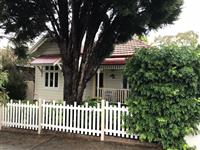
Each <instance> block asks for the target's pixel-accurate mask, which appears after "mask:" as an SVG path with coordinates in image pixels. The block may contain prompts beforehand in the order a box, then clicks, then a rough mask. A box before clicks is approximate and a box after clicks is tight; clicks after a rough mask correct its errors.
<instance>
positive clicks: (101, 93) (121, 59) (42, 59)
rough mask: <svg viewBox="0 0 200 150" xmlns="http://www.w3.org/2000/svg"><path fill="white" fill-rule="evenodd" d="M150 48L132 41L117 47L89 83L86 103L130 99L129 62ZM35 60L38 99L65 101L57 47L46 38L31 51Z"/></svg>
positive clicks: (86, 91)
mask: <svg viewBox="0 0 200 150" xmlns="http://www.w3.org/2000/svg"><path fill="white" fill-rule="evenodd" d="M140 47H147V45H146V44H145V43H143V42H142V41H139V40H130V41H128V42H127V43H125V44H119V45H116V46H115V49H114V51H113V53H112V55H111V56H110V57H108V58H106V59H105V60H104V61H103V63H102V65H101V66H100V68H99V69H98V71H97V73H96V75H95V76H94V77H93V78H92V79H91V80H90V81H89V82H88V83H87V86H86V89H85V91H84V96H83V99H87V98H93V97H102V98H104V99H106V100H109V101H120V102H123V101H124V99H126V97H127V96H128V95H129V85H128V82H127V79H126V78H125V77H124V76H123V73H122V72H123V68H124V65H125V63H126V59H127V58H129V57H131V56H132V55H133V54H134V50H135V49H136V48H140ZM31 51H32V54H33V55H34V56H35V59H34V60H33V61H32V62H31V64H32V65H33V66H35V95H34V98H35V99H39V98H41V99H47V100H62V99H63V75H62V72H61V69H62V68H61V63H62V62H61V57H60V54H59V49H58V47H57V44H56V43H55V42H54V41H53V40H51V39H47V38H42V39H41V40H40V41H39V42H38V43H36V45H34V46H33V47H32V49H31Z"/></svg>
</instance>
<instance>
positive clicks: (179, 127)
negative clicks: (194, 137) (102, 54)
mask: <svg viewBox="0 0 200 150" xmlns="http://www.w3.org/2000/svg"><path fill="white" fill-rule="evenodd" d="M125 74H126V75H127V77H128V80H129V84H130V85H131V95H130V98H129V99H127V105H128V107H129V112H130V115H129V116H126V117H125V121H126V126H127V127H128V128H130V130H129V132H130V133H136V134H139V135H140V140H142V141H149V142H156V143H159V144H161V145H162V146H163V148H164V149H168V150H169V149H170V150H172V149H173V150H175V149H176V150H187V149H190V148H189V147H188V146H187V144H186V142H185V140H184V137H185V136H186V135H188V134H189V133H196V131H197V130H198V128H197V126H198V124H199V123H200V99H198V98H199V95H200V90H199V89H200V88H199V87H200V57H199V51H198V50H195V51H194V50H193V51H192V50H190V49H188V48H186V47H181V48H180V47H175V46H173V47H170V46H169V47H161V48H155V47H153V48H149V49H141V50H137V51H136V53H135V55H134V56H133V58H132V59H130V60H129V62H128V63H127V65H126V68H125Z"/></svg>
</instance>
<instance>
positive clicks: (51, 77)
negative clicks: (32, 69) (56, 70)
mask: <svg viewBox="0 0 200 150" xmlns="http://www.w3.org/2000/svg"><path fill="white" fill-rule="evenodd" d="M50 87H53V72H51V73H50Z"/></svg>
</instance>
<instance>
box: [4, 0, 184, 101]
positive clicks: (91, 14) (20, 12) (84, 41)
mask: <svg viewBox="0 0 200 150" xmlns="http://www.w3.org/2000/svg"><path fill="white" fill-rule="evenodd" d="M182 3H183V0H0V10H1V14H0V26H1V28H2V29H5V33H11V32H12V33H14V35H15V38H16V41H18V42H19V43H24V41H28V40H31V39H34V38H35V37H36V36H39V35H40V34H41V33H42V32H45V31H46V32H48V33H49V35H50V36H51V37H53V38H54V39H55V40H56V43H57V44H58V47H59V49H60V54H61V57H62V63H63V68H62V70H63V75H64V100H65V101H67V102H68V103H71V102H73V101H78V102H81V99H82V95H83V91H84V89H85V87H86V83H87V82H88V81H89V80H90V78H91V77H92V76H93V75H94V74H95V72H96V70H97V69H98V67H99V66H100V64H101V62H102V61H103V59H104V58H105V57H106V56H108V55H109V54H110V53H111V52H112V51H113V48H114V46H113V45H114V44H117V43H122V42H126V41H127V40H128V39H130V38H131V37H132V36H133V35H134V34H138V35H141V34H144V33H147V31H149V30H152V29H157V28H159V27H161V26H163V25H166V24H171V23H173V21H174V20H176V19H177V17H178V15H179V14H180V12H181V6H182ZM80 56H81V64H80V66H79V58H80Z"/></svg>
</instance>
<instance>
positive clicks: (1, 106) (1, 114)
mask: <svg viewBox="0 0 200 150" xmlns="http://www.w3.org/2000/svg"><path fill="white" fill-rule="evenodd" d="M2 122H3V104H1V103H0V130H1V129H2Z"/></svg>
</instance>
